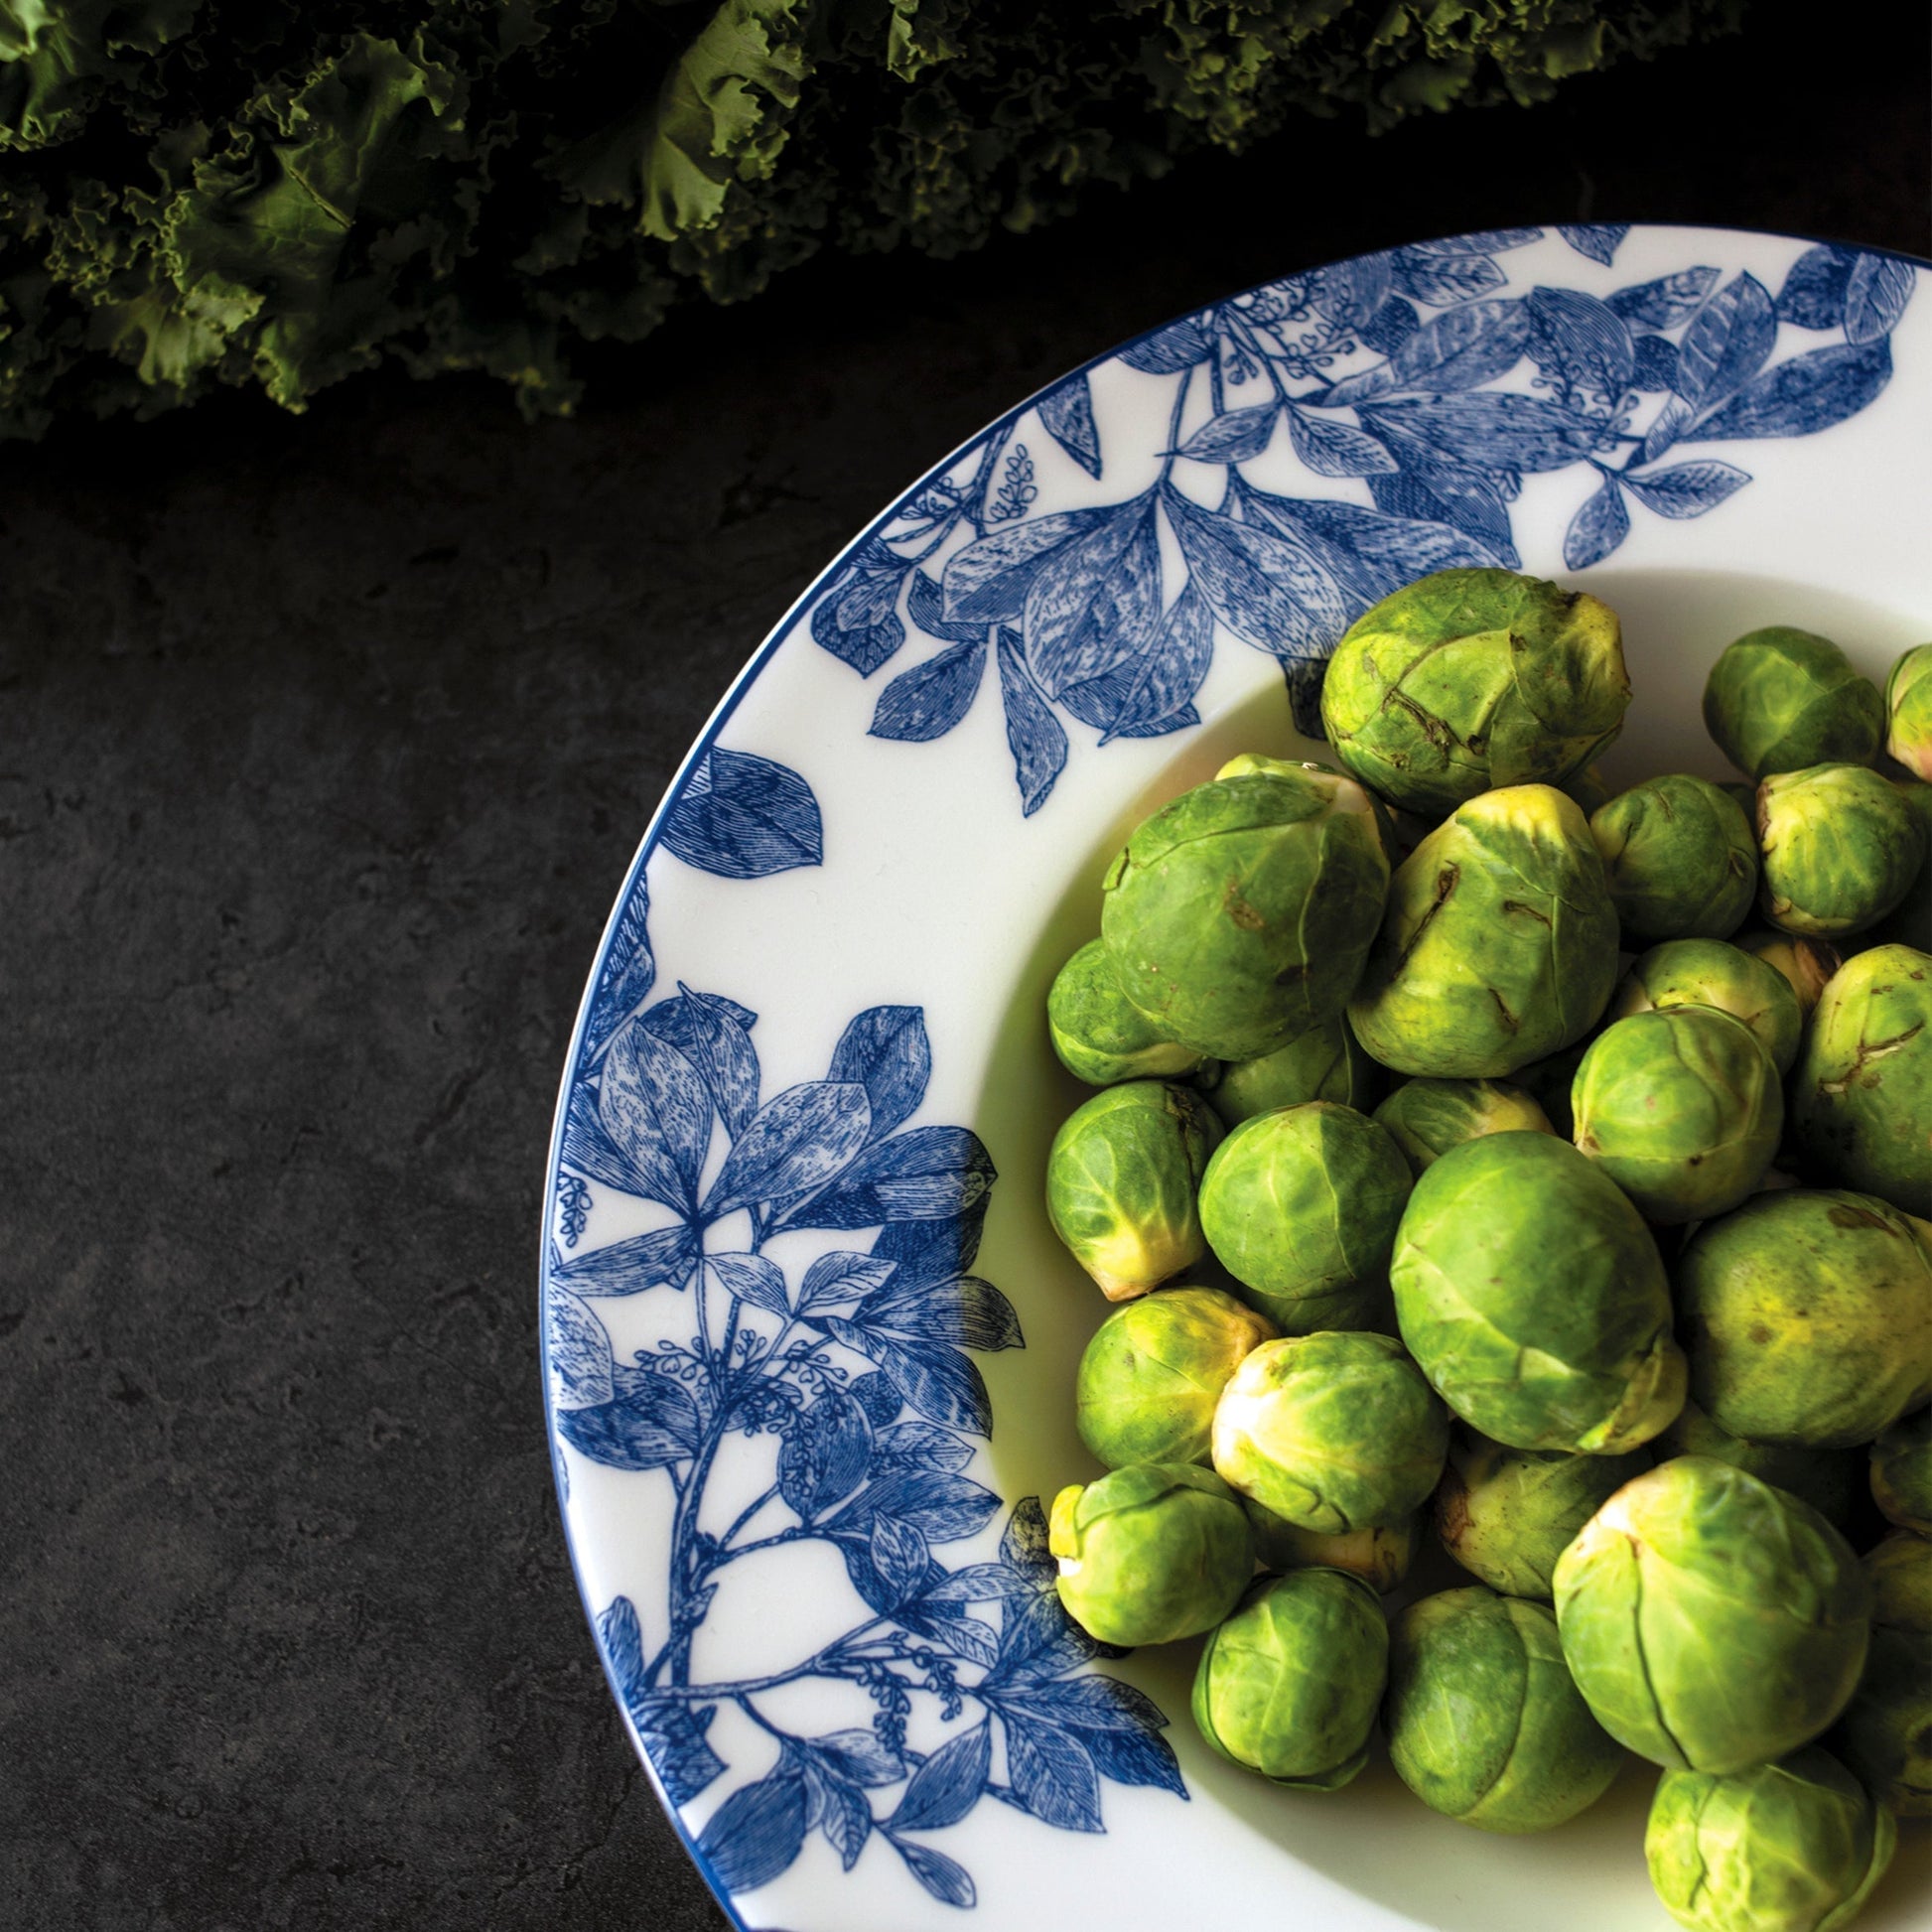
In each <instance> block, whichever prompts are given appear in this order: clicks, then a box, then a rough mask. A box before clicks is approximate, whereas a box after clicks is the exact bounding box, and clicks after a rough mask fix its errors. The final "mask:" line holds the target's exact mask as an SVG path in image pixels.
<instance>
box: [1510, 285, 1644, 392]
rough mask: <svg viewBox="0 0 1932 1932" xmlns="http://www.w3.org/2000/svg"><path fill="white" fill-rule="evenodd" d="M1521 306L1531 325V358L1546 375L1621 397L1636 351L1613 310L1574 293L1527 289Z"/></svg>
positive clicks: (1580, 387) (1574, 386)
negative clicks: (1533, 323) (1531, 319)
mask: <svg viewBox="0 0 1932 1932" xmlns="http://www.w3.org/2000/svg"><path fill="white" fill-rule="evenodd" d="M1526 306H1527V307H1528V309H1529V312H1530V314H1531V315H1532V316H1533V317H1535V319H1536V343H1535V345H1534V346H1533V348H1532V350H1531V353H1532V354H1533V355H1534V357H1535V359H1536V365H1537V367H1538V368H1540V369H1541V370H1542V371H1543V372H1544V374H1545V375H1554V376H1556V377H1558V378H1559V379H1560V380H1562V381H1563V382H1564V383H1566V384H1568V385H1569V386H1570V387H1571V388H1573V389H1587V390H1592V391H1594V392H1595V393H1596V394H1598V395H1602V396H1610V397H1615V396H1619V395H1621V394H1622V393H1623V389H1624V386H1625V384H1627V383H1628V382H1629V380H1630V374H1631V371H1632V370H1633V369H1634V368H1635V367H1636V349H1635V347H1634V345H1632V344H1631V341H1630V331H1629V330H1628V329H1627V328H1626V327H1625V326H1624V324H1623V320H1622V318H1621V317H1620V316H1618V315H1617V314H1616V313H1615V311H1614V310H1612V309H1610V308H1609V307H1608V306H1607V305H1605V304H1604V303H1601V302H1599V301H1597V299H1596V298H1595V296H1593V295H1583V294H1580V293H1579V292H1578V291H1577V290H1575V289H1546V288H1538V289H1532V290H1531V291H1530V294H1529V300H1528V303H1527V305H1526Z"/></svg>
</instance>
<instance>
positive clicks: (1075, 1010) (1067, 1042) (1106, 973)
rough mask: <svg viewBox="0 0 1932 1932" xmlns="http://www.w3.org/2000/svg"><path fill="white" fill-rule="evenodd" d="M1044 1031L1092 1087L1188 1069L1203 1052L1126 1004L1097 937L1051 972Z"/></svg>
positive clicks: (1063, 1059)
mask: <svg viewBox="0 0 1932 1932" xmlns="http://www.w3.org/2000/svg"><path fill="white" fill-rule="evenodd" d="M1046 1031H1047V1033H1048V1035H1050V1037H1051V1038H1052V1041H1053V1051H1054V1052H1055V1053H1057V1054H1058V1055H1059V1058H1060V1064H1061V1065H1062V1066H1063V1067H1065V1068H1066V1070H1067V1071H1068V1072H1069V1073H1070V1074H1072V1075H1073V1077H1074V1078H1075V1079H1076V1080H1084V1081H1085V1082H1086V1083H1087V1085H1088V1086H1090V1087H1111V1086H1113V1085H1114V1084H1115V1083H1116V1082H1117V1081H1120V1080H1141V1079H1156V1080H1159V1079H1165V1078H1166V1077H1167V1076H1168V1075H1169V1074H1174V1073H1191V1072H1193V1071H1194V1069H1195V1068H1196V1067H1197V1066H1199V1065H1200V1063H1201V1058H1202V1055H1200V1054H1199V1053H1197V1052H1195V1051H1194V1049H1193V1048H1192V1047H1191V1046H1182V1045H1181V1044H1180V1043H1179V1042H1178V1041H1177V1040H1173V1039H1169V1038H1167V1037H1166V1035H1163V1034H1162V1033H1161V1032H1160V1030H1159V1029H1158V1028H1156V1026H1155V1025H1154V1023H1153V1022H1152V1021H1151V1020H1149V1019H1148V1018H1147V1016H1146V1015H1145V1014H1143V1013H1142V1012H1141V1011H1140V1010H1139V1009H1138V1008H1136V1007H1135V1006H1133V1005H1132V1004H1130V1002H1129V1001H1128V998H1127V995H1126V994H1125V993H1123V992H1122V991H1121V990H1120V983H1119V981H1118V980H1116V979H1115V978H1114V969H1113V964H1112V962H1111V961H1110V960H1109V959H1108V957H1107V948H1106V947H1105V946H1103V945H1102V944H1101V943H1100V941H1099V940H1098V939H1089V940H1088V941H1087V943H1086V944H1085V945H1084V946H1082V947H1081V948H1080V950H1079V951H1078V952H1076V953H1075V954H1074V955H1073V957H1072V958H1071V959H1069V960H1068V961H1067V962H1066V964H1065V965H1064V966H1062V967H1061V968H1060V970H1059V972H1058V973H1057V974H1056V975H1055V976H1054V979H1053V984H1052V986H1051V987H1050V988H1049V989H1048V991H1047V994H1046Z"/></svg>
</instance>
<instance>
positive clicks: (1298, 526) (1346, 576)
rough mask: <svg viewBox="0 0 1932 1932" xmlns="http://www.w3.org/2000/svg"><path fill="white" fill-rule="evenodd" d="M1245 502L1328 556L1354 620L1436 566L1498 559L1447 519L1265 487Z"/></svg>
mask: <svg viewBox="0 0 1932 1932" xmlns="http://www.w3.org/2000/svg"><path fill="white" fill-rule="evenodd" d="M1244 500H1245V501H1246V503H1247V504H1248V506H1249V513H1250V514H1251V515H1252V516H1254V517H1257V518H1259V519H1260V520H1262V521H1264V522H1266V523H1268V524H1269V525H1271V526H1272V527H1273V528H1275V529H1278V530H1281V531H1283V532H1284V533H1285V534H1287V535H1289V536H1293V537H1297V538H1299V539H1300V540H1301V541H1302V542H1303V543H1305V544H1307V545H1308V546H1309V548H1310V549H1311V550H1312V551H1313V552H1314V554H1315V555H1316V556H1317V557H1319V558H1320V559H1321V561H1322V563H1323V564H1325V565H1326V566H1327V569H1328V572H1329V574H1330V575H1331V576H1332V577H1333V578H1334V580H1335V581H1336V583H1338V584H1339V585H1340V586H1341V588H1342V591H1343V594H1344V595H1345V596H1346V597H1347V599H1348V603H1349V607H1350V608H1349V616H1350V617H1351V619H1352V618H1354V617H1357V616H1359V615H1360V614H1361V612H1363V611H1366V610H1367V609H1368V607H1369V606H1370V605H1371V604H1377V603H1379V602H1380V601H1381V600H1382V599H1383V598H1385V597H1388V596H1390V595H1391V594H1392V593H1393V592H1396V591H1399V590H1401V589H1402V588H1403V587H1404V586H1405V585H1407V584H1413V583H1414V582H1415V581H1416V579H1417V578H1418V577H1426V576H1428V575H1429V574H1430V572H1431V571H1437V570H1449V569H1451V568H1456V567H1467V568H1475V569H1480V568H1483V567H1485V566H1492V565H1494V564H1495V563H1496V562H1497V561H1498V559H1497V557H1496V554H1495V553H1494V552H1493V551H1492V550H1490V549H1489V548H1488V547H1487V546H1486V545H1484V544H1481V543H1478V542H1476V541H1475V539H1474V538H1472V537H1469V536H1466V535H1465V534H1464V533H1463V532H1462V531H1460V530H1457V529H1455V528H1453V527H1452V526H1451V525H1449V524H1448V523H1444V522H1421V521H1418V520H1417V519H1415V518H1414V517H1409V516H1391V515H1389V514H1387V513H1386V512H1385V511H1382V510H1372V509H1364V508H1363V507H1362V506H1361V505H1360V504H1358V503H1342V502H1327V501H1324V500H1322V499H1321V498H1319V497H1308V498H1297V497H1293V496H1273V495H1268V494H1266V493H1264V492H1263V491H1261V490H1249V491H1247V492H1246V494H1245V498H1244ZM1507 528H1508V523H1507V519H1505V521H1504V529H1505V530H1507Z"/></svg>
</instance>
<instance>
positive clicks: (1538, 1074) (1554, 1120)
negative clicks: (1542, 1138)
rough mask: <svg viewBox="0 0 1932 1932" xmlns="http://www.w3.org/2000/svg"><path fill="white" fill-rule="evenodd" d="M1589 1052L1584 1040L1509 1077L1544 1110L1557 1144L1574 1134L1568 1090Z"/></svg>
mask: <svg viewBox="0 0 1932 1932" xmlns="http://www.w3.org/2000/svg"><path fill="white" fill-rule="evenodd" d="M1588 1051H1589V1040H1588V1039H1587V1037H1586V1038H1584V1039H1580V1040H1578V1041H1576V1042H1575V1044H1573V1045H1570V1046H1566V1047H1564V1048H1563V1050H1562V1051H1561V1052H1557V1053H1552V1054H1550V1055H1549V1056H1548V1057H1547V1058H1545V1059H1540V1060H1532V1061H1531V1062H1530V1063H1529V1065H1528V1066H1519V1067H1518V1068H1517V1069H1516V1071H1515V1073H1514V1075H1513V1076H1512V1077H1513V1079H1514V1081H1515V1084H1516V1085H1517V1086H1519V1087H1521V1088H1522V1089H1523V1091H1524V1092H1525V1093H1526V1094H1528V1095H1529V1097H1530V1098H1531V1099H1532V1100H1534V1101H1535V1102H1536V1104H1537V1105H1538V1106H1539V1107H1541V1108H1542V1109H1543V1113H1544V1117H1545V1118H1546V1119H1547V1120H1548V1121H1549V1123H1550V1131H1551V1132H1552V1133H1553V1134H1554V1135H1556V1137H1557V1139H1558V1140H1560V1141H1567V1140H1569V1138H1570V1137H1571V1135H1572V1134H1573V1133H1575V1132H1576V1127H1577V1123H1576V1122H1575V1121H1574V1120H1572V1119H1571V1117H1570V1089H1571V1088H1572V1087H1573V1086H1574V1085H1575V1084H1576V1081H1577V1069H1578V1068H1579V1067H1580V1066H1582V1065H1583V1063H1584V1055H1585V1054H1586V1053H1587V1052H1588Z"/></svg>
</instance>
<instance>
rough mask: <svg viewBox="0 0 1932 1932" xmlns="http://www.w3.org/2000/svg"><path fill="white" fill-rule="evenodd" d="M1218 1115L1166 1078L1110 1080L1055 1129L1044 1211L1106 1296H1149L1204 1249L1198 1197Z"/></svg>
mask: <svg viewBox="0 0 1932 1932" xmlns="http://www.w3.org/2000/svg"><path fill="white" fill-rule="evenodd" d="M1220 1139H1221V1124H1220V1122H1219V1121H1217V1120H1216V1119H1215V1118H1214V1115H1213V1112H1212V1110H1211V1109H1210V1108H1209V1107H1208V1105H1207V1103H1206V1102H1205V1101H1204V1100H1202V1099H1201V1098H1200V1096H1199V1095H1198V1094H1195V1093H1191V1092H1189V1091H1188V1089H1187V1088H1185V1087H1176V1086H1172V1085H1169V1084H1167V1083H1165V1082H1163V1081H1160V1080H1130V1081H1128V1082H1127V1083H1126V1084H1125V1085H1124V1086H1118V1087H1104V1088H1102V1090H1101V1091H1100V1092H1099V1093H1097V1094H1095V1095H1094V1096H1093V1098H1092V1099H1091V1100H1086V1101H1083V1102H1082V1103H1081V1104H1080V1105H1079V1106H1078V1107H1076V1108H1075V1109H1074V1110H1073V1112H1072V1113H1071V1114H1069V1115H1068V1116H1067V1118H1066V1121H1065V1123H1064V1125H1062V1127H1061V1128H1060V1131H1059V1132H1058V1133H1057V1134H1055V1135H1054V1136H1053V1145H1052V1147H1051V1148H1050V1149H1049V1150H1048V1152H1047V1156H1046V1213H1047V1218H1048V1219H1049V1220H1050V1221H1051V1222H1052V1224H1053V1232H1054V1233H1055V1234H1057V1235H1058V1236H1059V1237H1060V1239H1061V1240H1062V1241H1064V1242H1065V1243H1066V1245H1067V1247H1068V1248H1069V1249H1071V1250H1072V1253H1073V1258H1074V1260H1076V1261H1077V1262H1078V1263H1079V1264H1080V1266H1081V1267H1082V1268H1084V1269H1085V1270H1086V1271H1087V1273H1088V1274H1089V1275H1091V1276H1092V1277H1093V1278H1094V1280H1095V1281H1096V1282H1098V1283H1099V1285H1100V1288H1101V1292H1102V1293H1103V1294H1104V1295H1105V1296H1106V1297H1107V1299H1108V1300H1109V1301H1110V1302H1124V1301H1126V1300H1127V1299H1128V1297H1130V1296H1133V1295H1145V1294H1146V1293H1147V1292H1148V1290H1149V1289H1151V1288H1158V1287H1159V1286H1160V1284H1161V1283H1163V1282H1165V1281H1167V1280H1168V1279H1169V1278H1170V1277H1171V1276H1173V1275H1177V1274H1179V1273H1180V1271H1181V1270H1182V1269H1183V1268H1191V1267H1192V1266H1193V1265H1194V1263H1195V1262H1197V1261H1198V1260H1199V1259H1200V1258H1201V1256H1202V1255H1204V1254H1205V1253H1206V1252H1207V1240H1206V1237H1205V1236H1204V1235H1203V1234H1202V1233H1201V1226H1200V1216H1199V1214H1198V1213H1197V1212H1196V1210H1195V1206H1194V1196H1195V1191H1196V1189H1197V1188H1198V1187H1199V1186H1200V1177H1201V1174H1202V1173H1203V1172H1204V1171H1205V1170H1206V1167H1207V1157H1208V1156H1209V1155H1210V1154H1212V1153H1213V1151H1214V1149H1215V1147H1216V1146H1217V1145H1218V1144H1219V1142H1220Z"/></svg>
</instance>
